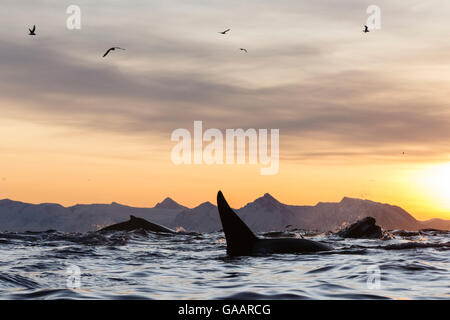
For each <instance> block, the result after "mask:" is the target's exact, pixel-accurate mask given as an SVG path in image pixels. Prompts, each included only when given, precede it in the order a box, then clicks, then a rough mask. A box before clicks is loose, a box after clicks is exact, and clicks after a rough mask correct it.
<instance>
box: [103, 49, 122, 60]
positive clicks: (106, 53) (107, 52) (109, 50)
mask: <svg viewBox="0 0 450 320" xmlns="http://www.w3.org/2000/svg"><path fill="white" fill-rule="evenodd" d="M116 49H120V50H125V49H124V48H121V47H112V48H109V49H108V51H106V52H105V54H104V55H103V58H104V57H106V56H107V55H108V54H109V53H110V52H111V51H114V50H116Z"/></svg>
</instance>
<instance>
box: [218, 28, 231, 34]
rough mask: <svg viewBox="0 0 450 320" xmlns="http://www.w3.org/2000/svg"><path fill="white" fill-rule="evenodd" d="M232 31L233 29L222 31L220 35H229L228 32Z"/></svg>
mask: <svg viewBox="0 0 450 320" xmlns="http://www.w3.org/2000/svg"><path fill="white" fill-rule="evenodd" d="M230 30H231V29H227V30H225V31H222V32H219V33H221V34H227V32H228V31H230Z"/></svg>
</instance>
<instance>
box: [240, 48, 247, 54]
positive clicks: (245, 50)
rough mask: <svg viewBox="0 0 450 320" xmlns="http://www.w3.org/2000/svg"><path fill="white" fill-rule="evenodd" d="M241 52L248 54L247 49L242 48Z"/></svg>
mask: <svg viewBox="0 0 450 320" xmlns="http://www.w3.org/2000/svg"><path fill="white" fill-rule="evenodd" d="M240 50H241V51H244V52H245V53H248V51H247V49H245V48H241V49H240Z"/></svg>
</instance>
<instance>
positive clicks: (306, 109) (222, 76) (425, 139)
mask: <svg viewBox="0 0 450 320" xmlns="http://www.w3.org/2000/svg"><path fill="white" fill-rule="evenodd" d="M69 5H78V6H79V7H80V8H81V29H80V30H69V29H67V27H66V20H67V18H68V17H69V15H68V14H66V9H67V7H68V6H69ZM369 5H377V6H379V7H380V9H381V29H380V30H372V31H371V32H370V33H367V34H365V33H363V32H362V30H363V26H364V24H365V23H366V20H367V18H368V16H369V15H368V14H367V12H366V9H367V7H368V6H369ZM449 16H450V3H448V1H444V0H427V1H419V0H405V1H401V2H400V1H398V3H395V4H394V3H392V1H381V0H376V1H362V0H342V1H331V0H317V1H298V0H277V1H269V0H252V1H248V0H229V1H216V0H196V1H194V0H191V1H187V0H170V1H167V0H166V1H155V0H147V1H144V0H135V1H118V0H108V1H106V0H103V1H102V0H99V1H95V3H94V2H93V1H83V0H71V1H42V0H41V1H28V0H22V1H20V2H18V1H16V0H2V10H1V12H0V19H1V21H2V22H3V25H4V27H3V28H1V29H0V112H1V117H0V137H1V139H0V152H1V157H0V198H10V199H14V200H20V201H25V202H33V203H42V202H56V203H61V204H63V205H73V204H76V203H110V202H113V201H114V202H119V203H123V204H128V205H134V206H142V207H149V206H153V205H155V204H156V203H157V202H159V201H161V200H162V199H164V198H165V197H166V196H170V197H172V198H173V199H175V200H176V201H178V202H180V203H182V204H184V205H187V206H190V207H193V206H196V205H198V204H200V203H201V202H204V201H211V202H213V203H215V196H216V193H217V191H218V190H219V189H220V190H223V191H224V193H225V194H226V195H227V198H228V199H229V201H230V203H231V204H232V205H233V206H235V207H240V206H242V205H244V204H245V203H247V202H249V201H252V200H254V199H255V198H256V197H258V196H261V195H262V194H264V193H266V192H268V193H270V194H272V195H273V196H274V197H275V198H277V199H278V200H279V201H281V202H283V203H288V204H316V203H317V202H321V201H322V202H332V201H340V200H341V199H342V198H343V197H344V196H347V197H355V198H364V199H370V200H374V201H379V202H383V203H391V204H395V205H399V206H401V207H403V208H404V209H406V210H407V211H408V212H410V213H411V214H413V215H414V216H415V217H416V218H418V219H429V218H433V217H439V218H447V219H450V135H449V134H448V133H449V128H450V107H449V104H448V97H449V95H450V54H449V52H450V40H448V39H450V28H449V27H448V17H449ZM33 24H36V26H37V31H36V32H37V36H36V37H30V36H28V34H27V33H28V30H27V29H28V28H29V27H31V26H32V25H33ZM228 28H231V31H230V32H229V33H228V34H227V35H221V34H219V33H218V32H219V31H223V30H225V29H228ZM111 46H120V47H123V48H126V51H115V52H113V53H111V54H110V55H109V56H108V57H107V58H102V55H103V53H104V52H105V50H106V49H107V48H109V47H111ZM240 48H246V49H248V53H247V54H246V53H244V52H242V51H240V50H239V49H240ZM195 120H201V121H202V122H203V126H204V127H205V128H218V129H220V130H223V131H225V129H229V128H231V129H233V128H244V129H248V128H255V129H264V128H267V129H270V128H273V129H279V130H280V137H279V141H280V152H279V156H280V164H279V171H278V173H277V174H276V175H271V176H263V175H261V174H260V167H259V166H258V165H256V166H255V165H249V164H247V165H206V164H203V165H179V166H176V165H175V164H174V163H173V162H172V160H171V151H172V148H173V147H174V146H175V144H176V143H174V142H173V141H171V139H170V138H171V133H172V132H173V131H174V130H176V129H178V128H186V129H188V130H190V131H191V132H192V131H193V122H194V121H195ZM403 153H404V154H403Z"/></svg>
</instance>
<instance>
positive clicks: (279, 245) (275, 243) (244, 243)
mask: <svg viewBox="0 0 450 320" xmlns="http://www.w3.org/2000/svg"><path fill="white" fill-rule="evenodd" d="M217 208H218V210H219V215H220V220H221V222H222V227H223V232H224V233H225V239H226V241H227V254H228V255H230V256H249V255H258V254H270V253H311V252H318V251H329V250H332V249H333V248H332V247H330V246H328V245H326V244H323V243H320V242H316V241H312V240H307V239H292V238H280V239H262V238H259V237H257V236H256V235H255V234H254V233H253V232H252V231H251V230H250V228H249V227H248V226H247V225H246V224H245V223H244V222H243V221H242V220H241V219H240V218H239V216H238V215H237V214H236V213H235V212H234V211H233V210H232V209H231V208H230V206H229V205H228V203H227V201H226V200H225V197H224V196H223V194H222V192H221V191H219V192H218V194H217Z"/></svg>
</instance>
